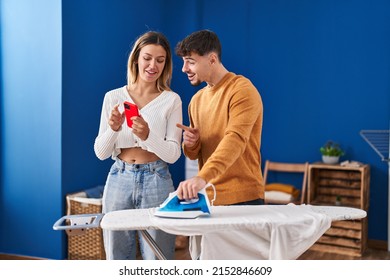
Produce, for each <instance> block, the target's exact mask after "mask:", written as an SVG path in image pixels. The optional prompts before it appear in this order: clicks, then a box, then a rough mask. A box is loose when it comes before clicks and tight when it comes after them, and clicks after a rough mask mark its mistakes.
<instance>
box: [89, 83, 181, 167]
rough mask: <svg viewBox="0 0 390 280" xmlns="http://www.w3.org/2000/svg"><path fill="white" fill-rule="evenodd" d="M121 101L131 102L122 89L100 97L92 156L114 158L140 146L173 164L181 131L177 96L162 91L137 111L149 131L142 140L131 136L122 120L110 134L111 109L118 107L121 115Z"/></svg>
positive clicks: (179, 106)
mask: <svg viewBox="0 0 390 280" xmlns="http://www.w3.org/2000/svg"><path fill="white" fill-rule="evenodd" d="M124 101H129V102H132V103H134V101H133V100H132V99H131V97H130V95H129V94H128V93H127V90H126V86H124V87H121V88H117V89H114V90H111V91H109V92H107V93H106V95H105V96H104V101H103V108H102V113H101V118H100V127H99V134H98V136H97V137H96V139H95V145H94V149H95V154H96V156H97V157H98V158H99V159H100V160H104V159H107V158H108V157H110V156H111V157H112V158H113V159H115V158H116V156H117V155H119V154H120V153H121V148H130V147H141V148H142V149H144V150H147V151H149V152H152V153H154V154H156V155H157V156H158V157H159V158H160V159H161V160H163V161H165V162H167V163H174V162H175V161H177V160H178V159H179V157H180V155H181V137H182V131H181V129H179V128H177V127H176V124H177V123H182V117H183V116H182V101H181V99H180V96H179V95H178V94H177V93H175V92H172V91H163V92H162V93H161V94H160V95H159V96H158V97H156V98H155V99H153V100H152V101H151V102H149V103H148V104H147V105H145V106H144V107H143V108H142V109H140V110H139V113H140V115H141V116H142V117H143V118H144V120H145V121H146V122H147V123H148V126H149V129H150V132H149V136H148V138H147V139H146V140H145V141H142V140H141V139H139V138H138V137H137V136H135V135H134V134H133V133H132V129H131V128H129V127H128V126H127V125H126V121H125V122H124V124H123V125H122V128H121V129H119V130H118V131H113V130H112V129H111V127H110V126H109V124H108V121H109V118H110V114H111V110H112V109H113V107H114V106H115V105H116V104H120V106H119V111H120V112H123V110H124V108H123V102H124Z"/></svg>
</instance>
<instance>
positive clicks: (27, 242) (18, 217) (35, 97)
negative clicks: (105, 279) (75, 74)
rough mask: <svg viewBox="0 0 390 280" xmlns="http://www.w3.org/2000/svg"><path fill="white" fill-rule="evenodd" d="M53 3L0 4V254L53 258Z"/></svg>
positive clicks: (56, 109)
mask: <svg viewBox="0 0 390 280" xmlns="http://www.w3.org/2000/svg"><path fill="white" fill-rule="evenodd" d="M60 3H61V1H43V0H40V1H4V0H3V1H2V2H1V21H2V22H1V35H2V40H1V42H2V44H1V55H2V59H1V60H2V64H1V68H2V79H1V80H2V88H1V102H0V103H1V105H2V107H1V138H2V139H1V142H2V145H1V153H0V154H1V172H0V173H1V174H2V178H1V179H2V181H1V185H0V194H1V195H0V199H1V200H0V213H1V214H0V221H1V224H0V252H6V253H11V254H22V255H31V256H42V257H56V256H57V257H59V256H60V254H59V252H61V236H60V235H59V234H58V233H56V232H54V231H53V230H52V226H53V221H55V220H56V219H58V217H59V216H61V215H63V211H62V209H61V205H62V201H63V197H62V195H61V5H60ZM48 22H49V23H50V24H47V23H48Z"/></svg>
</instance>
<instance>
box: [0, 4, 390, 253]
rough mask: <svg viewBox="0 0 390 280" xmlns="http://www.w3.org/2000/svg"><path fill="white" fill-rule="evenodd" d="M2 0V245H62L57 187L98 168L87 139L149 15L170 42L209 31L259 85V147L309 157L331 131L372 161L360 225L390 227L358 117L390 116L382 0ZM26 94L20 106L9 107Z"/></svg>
mask: <svg viewBox="0 0 390 280" xmlns="http://www.w3.org/2000/svg"><path fill="white" fill-rule="evenodd" d="M14 2H16V3H14ZM370 2H374V3H370ZM0 3H1V6H0V11H1V15H0V19H1V21H2V22H1V31H0V32H1V33H0V34H1V39H0V40H1V41H0V42H2V45H1V53H2V58H1V60H0V62H1V68H0V69H1V70H0V73H2V79H1V84H0V85H2V87H1V98H0V105H1V106H2V108H1V124H0V128H1V130H0V136H1V146H0V147H1V150H0V155H1V162H0V167H1V175H2V176H0V179H1V180H2V181H1V185H0V252H4V253H11V254H23V255H31V256H39V257H45V258H65V257H66V242H65V241H66V238H65V234H64V233H60V232H55V231H53V230H52V228H51V227H52V224H53V222H54V221H55V220H56V219H57V218H59V217H60V216H62V215H63V214H64V213H65V206H64V200H65V195H66V194H68V193H70V192H74V191H79V190H82V189H85V188H88V187H92V186H95V185H98V184H103V183H104V181H105V178H106V175H107V171H108V168H109V166H110V165H111V163H112V162H111V160H106V161H103V162H102V161H99V160H98V159H97V158H96V156H95V155H94V152H93V142H94V139H95V137H96V134H97V130H98V125H99V123H98V122H99V117H100V110H101V105H102V100H103V96H104V94H105V93H106V92H107V91H108V90H110V89H113V88H116V87H120V86H122V85H124V84H125V82H126V62H127V56H128V54H129V51H130V48H131V44H132V43H133V41H134V39H135V37H137V36H138V35H139V34H141V33H143V32H145V31H146V30H149V29H151V30H158V31H162V32H164V33H165V34H166V35H167V37H168V39H169V40H170V42H171V46H172V48H174V47H175V45H176V43H177V42H178V41H179V40H181V39H182V38H183V37H184V36H186V35H187V34H189V33H191V32H193V31H195V30H198V29H201V28H208V29H212V30H214V31H215V32H217V34H218V35H219V36H220V39H221V41H222V44H223V54H222V59H223V62H224V64H225V66H226V67H227V68H228V69H229V70H230V71H233V72H236V73H239V74H243V75H245V76H247V77H249V78H250V79H251V80H252V82H253V83H254V84H255V85H256V86H257V88H258V89H259V91H260V93H261V96H262V99H263V102H264V128H263V139H262V155H263V160H265V159H273V160H280V161H294V162H299V161H302V162H303V161H309V162H315V161H318V160H320V154H319V147H320V146H321V145H322V144H324V143H325V142H326V141H327V140H328V139H333V140H335V141H337V142H339V143H340V144H341V145H342V146H343V148H345V149H346V152H347V154H346V156H344V158H343V159H350V160H358V161H361V162H364V163H368V164H370V166H371V190H370V210H369V213H368V216H369V219H368V221H369V233H368V235H369V239H375V240H384V241H387V192H388V190H387V186H388V175H387V174H388V172H387V165H386V164H385V163H384V162H381V161H380V159H379V157H378V156H377V155H376V153H375V152H374V151H373V150H372V149H371V148H370V147H369V146H368V144H367V143H365V142H364V140H363V139H362V138H361V137H360V136H359V131H360V130H362V129H388V127H389V119H390V108H389V104H390V94H389V92H390V79H389V77H390V36H388V34H390V19H389V17H388V14H390V2H388V1H385V0H382V1H381V0H377V1H364V0H354V1H347V0H345V1H336V0H333V1H332V0H315V1H310V0H297V1H289V0H262V1H254V0H253V1H250V0H244V1H232V0H227V1H224V5H223V6H221V2H220V1H217V0H208V1H200V0H192V1H181V0H168V1H167V0H165V1H161V0H152V1H148V2H147V4H146V2H142V1H128V0H111V1H108V0H107V1H104V0H98V1H93V0H89V1H88V0H67V1H59V0H57V1H52V0H40V1H33V0H19V1H12V0H2V1H1V2H0ZM21 3H22V4H23V5H20V4H21ZM15 14H18V15H19V16H17V17H15V16H14V15H15ZM232 15H233V16H232ZM47 23H49V24H47ZM181 67H182V60H181V59H180V58H178V57H176V56H175V57H174V74H173V75H174V76H173V81H172V88H173V90H175V91H176V92H178V93H179V94H180V95H181V96H182V99H183V102H184V110H183V111H184V112H186V106H187V105H188V102H189V100H190V98H191V96H192V94H193V93H194V92H195V91H196V90H197V89H198V88H194V87H192V86H191V85H190V84H189V83H188V81H187V78H186V76H185V75H184V74H183V73H181ZM25 103H28V104H29V109H28V118H26V117H25V114H27V110H26V109H21V110H20V111H17V110H16V109H15V108H20V107H21V106H22V105H23V104H25ZM22 108H23V107H22ZM27 121H28V122H27ZM184 122H186V123H188V117H187V115H186V114H185V115H184ZM183 165H184V158H183V157H182V158H181V159H180V160H179V161H178V162H177V163H175V164H174V165H173V166H172V167H171V171H172V173H173V176H174V181H175V183H176V184H177V183H178V182H180V181H181V180H182V179H183V178H184V166H183ZM27 167H28V168H27ZM18 171H19V172H18ZM20 171H21V172H22V173H20ZM21 221H23V222H21ZM26 228H27V229H28V230H26ZM42 244H45V246H42Z"/></svg>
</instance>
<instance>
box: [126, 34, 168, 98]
mask: <svg viewBox="0 0 390 280" xmlns="http://www.w3.org/2000/svg"><path fill="white" fill-rule="evenodd" d="M147 45H159V46H162V47H163V48H164V50H165V52H166V55H167V57H166V59H165V65H164V69H163V71H162V73H161V75H160V77H159V78H158V80H157V82H156V83H157V84H156V86H157V89H158V90H159V91H160V92H161V91H164V90H170V85H171V79H172V54H171V48H170V46H169V42H168V40H167V38H166V37H165V36H164V35H163V34H162V33H160V32H155V31H149V32H146V33H145V34H143V35H141V36H140V37H139V38H138V39H137V41H136V42H135V43H134V46H133V49H132V51H131V53H130V56H129V59H128V61H127V84H128V85H132V84H134V83H135V82H136V81H137V79H138V76H139V70H138V64H137V62H138V58H139V54H140V52H141V49H142V48H143V47H144V46H147Z"/></svg>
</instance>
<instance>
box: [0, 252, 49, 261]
mask: <svg viewBox="0 0 390 280" xmlns="http://www.w3.org/2000/svg"><path fill="white" fill-rule="evenodd" d="M0 260H46V259H44V258H38V257H30V256H22V255H11V254H2V253H0Z"/></svg>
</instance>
